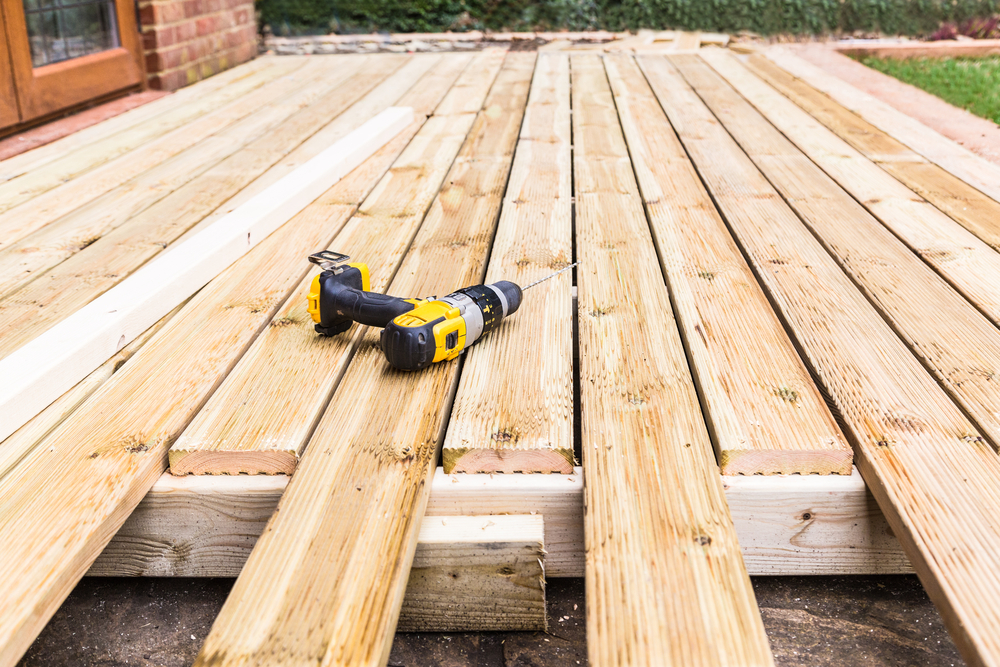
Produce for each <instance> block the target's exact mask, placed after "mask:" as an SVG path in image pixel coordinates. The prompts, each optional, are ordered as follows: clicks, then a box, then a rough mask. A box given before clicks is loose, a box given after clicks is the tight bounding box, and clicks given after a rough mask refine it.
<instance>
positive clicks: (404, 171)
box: [170, 55, 499, 475]
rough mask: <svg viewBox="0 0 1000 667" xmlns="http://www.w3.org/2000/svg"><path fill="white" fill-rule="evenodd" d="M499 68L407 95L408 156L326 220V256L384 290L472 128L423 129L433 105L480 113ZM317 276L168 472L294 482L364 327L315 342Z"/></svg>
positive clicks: (277, 319) (435, 120)
mask: <svg viewBox="0 0 1000 667" xmlns="http://www.w3.org/2000/svg"><path fill="white" fill-rule="evenodd" d="M498 67H499V62H498V61H497V56H496V55H490V56H486V57H481V58H480V59H479V61H478V62H476V63H474V64H473V65H471V66H469V67H468V68H467V69H466V71H465V72H464V73H463V74H462V75H461V76H459V78H458V81H457V82H455V81H454V79H451V80H449V79H447V78H445V79H443V80H437V81H436V83H437V86H436V88H430V87H428V86H427V85H421V86H419V87H415V89H414V90H412V91H411V93H410V94H407V95H404V96H403V98H402V99H401V100H400V103H401V104H404V103H405V104H406V105H407V106H410V105H411V104H410V103H411V102H412V103H421V102H422V108H417V109H415V113H417V114H418V118H419V120H418V121H417V122H416V123H414V126H413V127H412V128H411V130H410V132H409V133H408V134H409V136H410V137H412V140H410V141H409V142H408V145H407V146H406V150H405V151H403V153H402V155H400V156H399V158H398V159H397V160H396V162H395V163H394V164H393V166H392V168H390V169H389V172H388V173H387V174H386V175H385V176H384V177H383V179H382V180H381V181H380V182H379V184H378V185H377V186H376V187H375V189H374V191H373V192H372V194H371V196H369V197H368V198H367V199H366V200H365V202H364V203H363V204H362V205H361V207H360V208H359V209H358V210H357V213H356V214H354V216H353V217H352V218H351V219H350V220H349V221H347V217H346V216H345V215H344V213H345V211H340V212H339V213H340V215H339V216H336V217H334V216H332V215H331V213H333V211H331V212H330V213H327V215H330V217H331V220H330V223H329V224H330V228H331V231H332V230H334V229H339V228H340V227H341V226H342V225H344V223H345V222H346V223H347V224H346V226H344V228H343V231H342V232H340V233H338V234H337V236H336V237H335V239H334V241H333V243H332V244H331V248H332V249H334V250H340V251H345V252H348V253H350V254H351V256H352V257H353V258H355V259H356V260H358V261H363V262H366V263H368V265H369V270H370V272H371V288H372V289H374V290H375V291H379V292H384V291H385V289H386V288H387V287H388V285H389V282H390V281H391V280H392V277H393V275H394V273H395V271H396V269H397V268H398V267H399V264H400V263H401V262H402V259H403V256H404V255H405V254H406V251H407V249H408V248H409V246H410V244H411V243H412V241H413V237H414V236H415V235H416V233H417V230H418V229H419V228H420V225H421V223H422V222H423V220H424V216H425V214H426V213H427V210H428V208H429V207H430V205H431V202H432V201H433V200H434V197H435V195H436V194H437V192H438V190H440V188H441V185H442V182H443V180H444V178H445V176H446V175H447V174H448V172H449V170H450V168H451V165H452V163H453V162H454V160H455V158H456V155H457V154H458V152H459V150H460V149H461V148H462V145H463V143H465V139H466V136H467V134H468V132H469V129H470V128H471V127H472V123H473V121H474V120H475V116H474V114H472V113H467V112H462V113H447V114H441V115H438V114H435V115H433V116H432V117H431V118H430V119H429V120H427V122H426V124H424V123H423V120H424V118H425V117H426V115H427V114H429V113H431V112H433V111H434V108H435V107H436V106H437V107H440V108H447V109H453V108H454V106H453V102H454V101H455V98H456V97H459V98H460V100H461V101H462V102H463V103H474V102H476V101H478V103H479V104H480V105H481V104H482V102H483V100H485V99H486V95H487V93H488V92H489V84H490V83H491V82H492V81H493V78H494V77H495V76H496V71H497V69H498ZM449 70H451V71H454V70H452V69H451V68H449ZM455 74H457V72H455ZM431 81H432V82H433V81H434V79H431ZM453 82H454V83H455V85H454V86H452V83H453ZM469 82H474V83H477V84H478V85H479V90H473V91H469V90H468V89H467V87H466V84H467V83H469ZM449 88H451V91H450V92H449ZM439 103H440V104H439ZM421 126H422V127H421ZM418 130H419V131H418ZM403 145H406V142H404V144H403ZM350 212H353V209H351V210H350ZM315 273H316V271H315V270H313V271H310V272H309V273H308V275H307V276H306V278H305V279H304V280H303V281H302V282H301V283H300V284H299V285H298V286H297V287H296V289H295V291H294V292H293V293H292V296H290V297H289V298H288V300H287V301H286V302H285V304H284V305H283V306H282V307H281V308H280V309H279V310H278V312H277V313H276V314H275V316H274V318H273V320H272V322H271V326H269V327H268V328H267V329H266V330H265V331H264V332H263V333H262V334H261V335H260V336H259V337H258V338H257V340H256V341H255V342H254V344H253V346H251V348H250V350H248V351H247V353H246V354H245V355H244V356H243V358H242V359H241V360H240V363H239V364H238V365H237V366H236V368H235V369H233V371H232V372H231V373H230V374H229V375H228V376H227V377H226V379H225V381H224V382H223V384H222V385H221V386H220V388H219V389H218V391H216V392H215V394H213V396H212V398H211V399H210V400H209V402H208V403H207V404H206V405H205V407H204V408H203V409H202V410H200V411H199V413H198V416H197V417H196V418H195V419H194V421H193V422H192V423H191V425H190V426H189V427H188V428H187V429H186V430H185V431H184V433H183V434H182V435H181V437H180V438H178V440H177V442H176V443H175V444H174V445H173V447H171V449H170V470H171V472H173V473H174V474H177V475H183V474H191V473H194V474H240V473H249V474H261V473H264V474H277V473H285V474H291V473H292V472H293V471H294V470H295V466H296V464H297V463H298V459H299V455H300V454H301V452H302V449H303V448H304V447H305V443H306V441H307V440H308V438H309V434H310V433H312V430H313V429H314V428H315V426H316V423H317V420H318V419H319V417H320V416H321V415H322V414H323V411H324V409H325V408H326V405H327V403H328V402H329V400H330V395H331V394H332V393H333V391H334V389H335V388H336V386H337V383H338V382H339V380H340V378H341V376H342V375H343V373H344V370H345V369H346V368H347V365H348V364H349V363H350V360H351V357H352V356H353V354H354V350H355V345H356V344H357V342H358V340H357V339H358V337H359V333H360V332H359V329H361V327H359V326H356V327H355V328H354V329H352V330H351V331H349V332H345V333H343V334H341V335H339V336H336V337H333V338H320V337H318V336H317V334H316V332H315V331H313V327H312V324H311V322H312V319H311V317H310V316H309V314H308V313H307V312H306V305H307V302H306V296H307V294H308V293H309V289H310V286H311V283H312V279H313V276H314V275H315Z"/></svg>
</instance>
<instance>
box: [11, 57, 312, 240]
mask: <svg viewBox="0 0 1000 667" xmlns="http://www.w3.org/2000/svg"><path fill="white" fill-rule="evenodd" d="M287 69H288V68H267V69H265V70H263V71H262V72H259V73H257V74H255V75H254V76H252V77H248V78H247V79H245V80H243V81H242V82H240V84H239V85H238V86H236V90H232V91H230V89H229V88H227V89H226V92H227V95H226V98H224V99H220V100H218V104H219V108H216V109H215V110H212V111H210V112H208V113H206V114H205V115H203V116H201V117H200V118H197V119H195V120H193V121H191V122H189V123H186V124H184V125H182V126H181V127H179V128H177V129H175V130H173V131H171V132H168V133H167V134H166V135H164V136H161V137H159V138H157V139H154V140H153V141H150V142H148V143H147V144H145V145H143V146H140V147H138V148H136V149H134V150H132V151H130V152H129V153H127V154H126V155H123V156H122V157H120V158H118V159H116V160H112V161H110V162H108V163H105V164H103V165H101V166H100V167H98V168H96V169H93V170H91V171H89V172H87V173H85V174H82V175H80V176H78V177H76V178H73V179H71V180H69V181H67V182H65V183H62V184H60V185H58V186H56V187H54V188H52V189H50V190H47V191H46V192H44V193H42V194H40V195H38V196H37V197H34V198H33V199H29V200H28V201H26V202H23V203H21V204H19V205H17V206H14V207H13V208H11V209H8V210H7V211H4V212H3V213H0V236H2V238H0V248H6V247H8V246H10V245H11V244H13V243H15V242H17V241H19V240H21V239H22V238H24V237H25V236H27V235H29V234H31V233H32V232H35V231H37V230H39V229H41V228H42V227H44V226H45V225H47V224H49V223H52V222H54V221H56V220H58V219H59V218H61V217H63V216H65V215H68V214H70V213H72V212H73V211H75V210H77V209H79V208H80V207H82V206H84V205H85V204H87V203H89V202H91V201H93V200H94V199H97V198H98V197H100V196H102V195H104V194H105V193H107V192H109V191H110V190H112V189H114V188H117V187H119V186H122V185H123V184H124V183H127V182H129V181H132V180H133V179H136V177H138V176H139V175H140V174H142V173H144V172H146V171H147V170H149V169H152V168H154V167H156V166H157V165H159V164H160V163H162V162H163V161H165V160H167V159H169V158H171V157H173V156H175V155H178V154H179V153H182V152H184V151H185V150H188V149H190V148H191V147H192V146H195V145H196V144H198V143H199V142H200V141H203V140H204V139H206V138H208V137H211V136H212V135H215V134H217V133H219V132H221V131H222V130H223V129H225V128H226V127H228V126H229V125H231V124H232V123H235V122H237V121H239V120H240V119H242V118H244V117H246V116H248V115H250V114H252V113H254V112H255V111H257V109H258V108H259V107H261V106H263V105H265V104H267V103H269V102H271V101H273V100H275V99H280V98H281V97H282V96H284V95H286V94H288V93H289V92H290V91H291V90H294V89H295V88H298V87H301V86H302V83H301V81H298V82H296V77H294V76H283V75H285V74H288V71H287ZM299 69H300V70H301V68H299ZM293 71H294V70H293ZM300 78H301V77H300ZM241 92H242V93H243V94H242V95H240V94H238V93H241ZM225 99H230V100H231V101H230V102H229V103H228V104H225V103H224V101H225ZM0 169H2V166H0ZM147 187H148V189H149V191H146V190H145V189H144V191H143V192H144V195H145V196H147V197H149V196H152V195H153V194H154V193H155V192H156V189H157V187H162V186H160V184H159V183H158V182H157V181H156V180H153V181H152V183H149V184H147Z"/></svg>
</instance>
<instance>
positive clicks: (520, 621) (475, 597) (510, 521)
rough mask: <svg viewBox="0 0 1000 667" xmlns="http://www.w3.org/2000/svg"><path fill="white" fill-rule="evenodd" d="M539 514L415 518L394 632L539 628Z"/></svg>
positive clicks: (541, 568) (541, 620)
mask: <svg viewBox="0 0 1000 667" xmlns="http://www.w3.org/2000/svg"><path fill="white" fill-rule="evenodd" d="M544 536H545V525H544V521H543V520H542V517H541V516H540V515H535V516H531V515H524V514H515V515H506V516H436V517H427V518H426V519H425V520H424V521H423V523H421V524H420V533H419V536H418V538H417V550H416V554H415V555H414V558H413V566H412V567H411V568H410V577H409V579H408V580H407V583H406V596H405V597H404V598H403V607H402V610H401V611H400V614H399V623H398V625H397V630H398V631H399V632H435V631H436V632H442V631H447V632H480V631H484V630H499V631H503V632H509V631H518V630H528V631H538V632H544V631H545V630H546V629H547V624H546V616H545V544H544Z"/></svg>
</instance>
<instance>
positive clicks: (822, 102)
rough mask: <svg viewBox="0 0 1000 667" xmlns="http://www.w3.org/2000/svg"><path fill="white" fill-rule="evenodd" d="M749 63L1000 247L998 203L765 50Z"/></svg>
mask: <svg viewBox="0 0 1000 667" xmlns="http://www.w3.org/2000/svg"><path fill="white" fill-rule="evenodd" d="M746 64H747V67H748V69H750V71H752V72H753V73H754V74H756V75H757V76H759V77H760V78H762V79H763V80H764V81H766V82H767V83H769V84H770V85H772V86H773V87H774V88H775V89H777V90H778V91H779V92H780V93H782V94H783V95H785V96H786V97H788V98H789V99H791V100H792V101H793V102H795V104H797V105H798V106H800V107H802V108H803V109H804V110H806V111H807V112H808V113H809V114H810V115H811V116H812V117H813V118H815V119H816V120H818V121H820V122H821V123H823V124H824V125H826V126H827V127H828V128H830V130H832V131H833V132H835V133H836V134H837V136H839V137H840V138H841V139H843V140H844V141H846V142H847V143H849V144H850V145H851V146H853V147H854V148H856V149H857V150H858V151H860V152H861V153H862V154H863V155H864V156H865V157H867V158H868V159H869V160H871V161H873V162H874V163H875V164H877V165H878V166H880V167H882V169H884V170H885V171H887V172H889V173H890V174H892V175H893V176H894V177H896V178H897V179H898V180H899V181H900V182H901V183H903V184H904V185H906V186H907V187H908V188H910V189H911V190H913V191H914V192H916V193H917V194H918V195H920V196H921V197H923V198H924V199H926V200H927V201H929V202H930V203H932V204H934V205H935V206H937V207H938V208H939V209H941V210H942V211H943V212H944V213H946V214H947V215H948V216H949V217H951V218H952V219H953V220H955V221H956V222H958V223H959V224H961V225H962V226H963V227H965V228H966V229H968V230H969V231H970V232H972V233H973V234H975V235H976V236H978V237H979V238H980V239H982V240H983V241H985V242H986V243H987V244H988V245H989V246H990V247H991V248H993V249H995V250H1000V203H998V202H997V201H995V200H994V199H992V198H990V197H988V196H986V195H984V194H983V193H982V192H980V191H979V190H977V189H976V188H974V187H972V186H971V185H969V184H968V183H966V182H965V181H963V180H962V179H960V178H958V177H957V176H955V175H954V174H952V173H951V172H949V171H947V170H945V169H943V168H942V167H941V166H939V165H937V164H935V163H933V162H931V161H929V160H927V159H926V158H925V157H924V156H922V155H920V154H919V153H917V152H915V151H913V150H911V149H910V148H908V147H907V146H905V145H904V144H903V143H902V142H900V141H898V140H896V139H894V138H893V137H891V136H889V135H888V134H886V133H885V132H883V131H882V130H880V129H878V128H877V127H875V126H874V125H872V124H871V123H869V122H867V121H865V120H864V119H862V118H861V117H859V116H858V115H856V114H855V113H854V112H852V111H849V110H848V109H846V108H845V107H843V106H841V105H840V104H837V103H836V102H834V101H833V100H831V99H830V98H829V97H827V96H826V95H824V94H823V93H821V92H819V91H818V90H816V89H815V88H813V87H812V86H809V85H807V84H806V83H804V82H803V81H801V80H799V79H796V78H795V77H794V76H792V75H791V74H789V73H788V72H786V71H785V70H783V69H781V68H780V67H778V66H777V65H775V64H774V63H773V62H771V61H770V60H768V59H767V58H765V57H764V56H761V55H754V56H751V57H750V59H749V60H747V61H746Z"/></svg>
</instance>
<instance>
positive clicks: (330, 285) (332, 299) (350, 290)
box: [316, 266, 414, 336]
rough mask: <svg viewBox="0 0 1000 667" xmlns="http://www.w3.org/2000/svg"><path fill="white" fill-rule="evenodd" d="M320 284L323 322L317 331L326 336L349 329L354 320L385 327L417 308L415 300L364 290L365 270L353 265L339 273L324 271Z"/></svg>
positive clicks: (320, 307)
mask: <svg viewBox="0 0 1000 667" xmlns="http://www.w3.org/2000/svg"><path fill="white" fill-rule="evenodd" d="M319 284H320V296H319V312H320V323H319V324H317V325H316V331H317V332H318V333H321V334H323V335H324V336H334V335H336V334H338V333H341V332H343V331H347V330H348V329H350V328H351V324H353V323H354V322H360V323H361V324H366V325H368V326H373V327H384V326H385V325H387V324H388V323H389V322H391V321H392V320H393V319H394V318H395V317H397V316H399V315H402V314H403V313H408V312H410V311H411V310H413V308H414V306H413V304H412V303H409V302H407V301H405V300H403V299H400V298H398V297H394V296H388V295H386V294H379V293H378V292H364V291H362V290H361V287H362V284H363V283H362V276H361V271H359V270H358V269H357V268H355V267H353V266H352V267H349V268H346V269H344V270H343V271H341V272H340V273H337V274H335V273H334V272H333V271H324V272H323V273H321V274H320V276H319Z"/></svg>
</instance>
